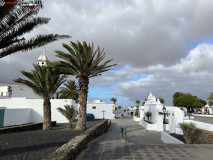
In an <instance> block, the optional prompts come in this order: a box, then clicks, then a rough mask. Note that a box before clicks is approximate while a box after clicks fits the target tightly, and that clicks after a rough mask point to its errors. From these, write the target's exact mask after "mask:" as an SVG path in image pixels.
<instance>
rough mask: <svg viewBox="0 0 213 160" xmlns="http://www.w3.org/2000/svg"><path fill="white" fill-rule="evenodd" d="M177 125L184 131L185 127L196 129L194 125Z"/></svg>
mask: <svg viewBox="0 0 213 160" xmlns="http://www.w3.org/2000/svg"><path fill="white" fill-rule="evenodd" d="M179 125H180V128H181V129H182V130H184V129H185V128H186V127H190V128H196V125H195V124H194V123H180V124H179Z"/></svg>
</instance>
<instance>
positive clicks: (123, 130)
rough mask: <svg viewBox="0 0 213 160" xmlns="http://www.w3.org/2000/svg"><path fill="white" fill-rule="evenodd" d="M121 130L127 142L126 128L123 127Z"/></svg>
mask: <svg viewBox="0 0 213 160" xmlns="http://www.w3.org/2000/svg"><path fill="white" fill-rule="evenodd" d="M120 132H121V137H122V138H123V139H124V140H125V143H126V142H127V141H126V128H122V127H121V130H120Z"/></svg>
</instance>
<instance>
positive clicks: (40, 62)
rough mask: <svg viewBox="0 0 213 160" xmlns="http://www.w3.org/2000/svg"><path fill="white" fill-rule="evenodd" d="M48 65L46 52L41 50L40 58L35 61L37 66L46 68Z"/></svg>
mask: <svg viewBox="0 0 213 160" xmlns="http://www.w3.org/2000/svg"><path fill="white" fill-rule="evenodd" d="M49 63H50V61H49V58H48V57H47V55H46V51H45V50H43V53H42V55H40V57H39V58H38V60H37V65H39V66H41V67H43V66H47V65H48V64H49Z"/></svg>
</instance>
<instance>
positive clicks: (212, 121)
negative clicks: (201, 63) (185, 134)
mask: <svg viewBox="0 0 213 160" xmlns="http://www.w3.org/2000/svg"><path fill="white" fill-rule="evenodd" d="M192 116H193V117H194V119H192V120H195V121H199V122H204V123H210V124H213V117H201V116H195V115H192Z"/></svg>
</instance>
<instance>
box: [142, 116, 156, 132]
mask: <svg viewBox="0 0 213 160" xmlns="http://www.w3.org/2000/svg"><path fill="white" fill-rule="evenodd" d="M139 124H140V125H141V126H143V127H144V128H145V129H147V130H157V125H156V124H149V123H147V122H146V121H144V120H142V119H141V120H140V121H139Z"/></svg>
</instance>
